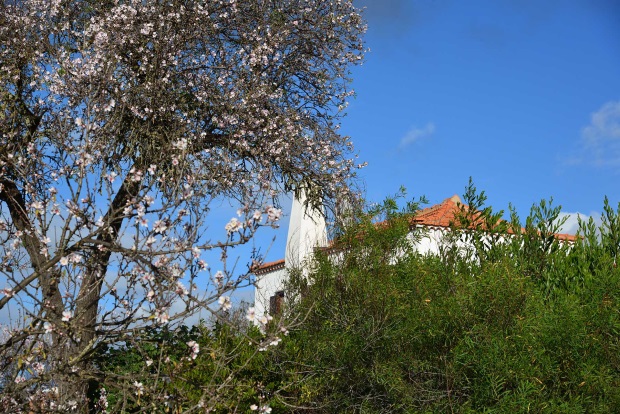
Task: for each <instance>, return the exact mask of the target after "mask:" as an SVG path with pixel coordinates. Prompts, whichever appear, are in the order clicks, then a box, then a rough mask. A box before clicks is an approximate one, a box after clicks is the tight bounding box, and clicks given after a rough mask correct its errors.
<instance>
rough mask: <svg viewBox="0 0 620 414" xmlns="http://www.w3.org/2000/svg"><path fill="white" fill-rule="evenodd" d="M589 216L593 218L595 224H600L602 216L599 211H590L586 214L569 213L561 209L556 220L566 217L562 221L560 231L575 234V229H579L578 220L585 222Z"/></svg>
mask: <svg viewBox="0 0 620 414" xmlns="http://www.w3.org/2000/svg"><path fill="white" fill-rule="evenodd" d="M590 218H592V219H594V224H595V225H596V226H600V225H601V222H602V218H601V214H600V213H597V212H592V213H590V214H589V215H588V214H583V213H569V212H566V211H563V212H561V213H560V215H559V216H558V221H561V220H564V219H566V221H564V224H562V228H561V229H560V232H561V233H567V234H577V231H579V221H580V220H581V221H582V222H584V223H587V222H588V221H589V220H590Z"/></svg>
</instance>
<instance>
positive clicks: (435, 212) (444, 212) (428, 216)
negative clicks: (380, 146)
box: [256, 194, 577, 274]
mask: <svg viewBox="0 0 620 414" xmlns="http://www.w3.org/2000/svg"><path fill="white" fill-rule="evenodd" d="M460 204H462V201H461V198H460V197H459V196H458V195H456V194H455V195H453V196H452V197H449V198H446V199H445V200H444V201H442V202H441V203H439V204H435V205H434V206H431V207H428V208H425V209H422V210H420V211H419V212H417V213H416V214H415V215H414V216H413V218H412V220H411V224H412V225H419V226H428V227H450V224H451V223H452V222H454V221H455V217H456V215H457V213H458V212H459V205H460ZM463 206H464V207H465V208H466V209H467V208H468V206H467V205H463ZM521 231H523V232H524V231H525V229H523V228H522V229H521ZM508 232H509V233H512V231H511V230H509V231H508ZM555 237H556V238H557V239H558V240H562V241H570V242H574V241H576V240H577V236H575V235H572V234H556V235H555ZM284 265H285V263H284V259H281V260H277V261H275V262H269V263H264V264H263V265H261V266H260V267H259V268H258V270H257V271H256V273H257V274H263V273H268V272H271V271H274V270H278V269H281V268H283V267H284Z"/></svg>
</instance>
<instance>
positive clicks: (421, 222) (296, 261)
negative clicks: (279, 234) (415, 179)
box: [254, 195, 576, 317]
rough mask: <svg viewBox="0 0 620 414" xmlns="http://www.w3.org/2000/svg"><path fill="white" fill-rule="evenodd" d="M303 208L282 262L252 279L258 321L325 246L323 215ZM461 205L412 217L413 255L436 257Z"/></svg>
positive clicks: (296, 212)
mask: <svg viewBox="0 0 620 414" xmlns="http://www.w3.org/2000/svg"><path fill="white" fill-rule="evenodd" d="M303 204H304V200H303V199H301V200H297V199H295V200H293V208H292V211H291V216H290V223H289V229H288V237H287V240H286V252H285V255H284V259H281V260H277V261H274V262H269V263H264V264H263V265H262V266H260V267H259V268H258V269H257V270H256V271H255V272H254V273H255V276H256V284H255V291H254V307H255V309H256V315H257V316H259V317H260V316H262V315H264V314H265V313H270V314H276V313H279V311H280V309H281V307H282V304H283V302H284V296H285V291H284V284H285V282H286V279H287V277H288V272H289V269H292V268H296V267H298V266H299V265H300V264H301V263H302V262H303V261H304V260H305V259H306V258H307V257H309V256H310V255H311V254H312V252H313V251H314V249H315V248H320V247H326V246H328V240H327V232H326V224H325V217H324V215H323V212H321V211H312V210H310V209H308V210H306V209H305V208H304V205H303ZM461 204H462V202H461V199H460V197H459V196H458V195H453V196H452V197H449V198H446V199H445V200H444V201H442V202H441V203H439V204H436V205H434V206H431V207H428V208H425V209H423V210H420V211H418V212H417V213H416V214H415V215H414V216H413V217H412V220H411V225H412V226H416V227H424V228H425V230H426V231H425V232H424V237H423V238H422V239H420V240H417V241H416V240H414V238H413V235H412V237H411V241H412V243H413V246H414V249H415V250H416V251H417V252H419V253H421V254H439V253H440V248H441V246H442V244H443V243H445V242H446V237H445V236H446V232H447V231H450V225H451V223H452V222H453V221H455V216H456V214H457V213H458V212H459V208H460V207H459V205H461ZM555 236H556V237H557V238H558V239H559V240H562V241H567V242H572V241H574V240H575V239H576V237H575V236H573V235H569V234H556V235H555ZM457 243H461V244H462V246H460V245H459V246H457V247H462V248H467V246H466V243H465V242H462V241H459V242H457Z"/></svg>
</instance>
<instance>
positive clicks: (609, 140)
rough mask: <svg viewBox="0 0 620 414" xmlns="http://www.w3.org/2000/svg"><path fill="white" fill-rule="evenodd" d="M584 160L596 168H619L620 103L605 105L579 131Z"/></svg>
mask: <svg viewBox="0 0 620 414" xmlns="http://www.w3.org/2000/svg"><path fill="white" fill-rule="evenodd" d="M581 138H582V143H583V146H584V151H585V153H584V154H583V155H584V159H583V161H584V162H585V163H587V164H594V165H596V166H620V101H615V102H614V101H610V102H607V103H605V104H604V105H603V106H602V107H601V108H600V109H599V110H598V111H596V112H594V113H593V114H592V116H591V119H590V125H588V126H586V127H584V128H583V129H582V131H581Z"/></svg>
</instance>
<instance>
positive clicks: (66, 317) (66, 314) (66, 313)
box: [62, 311, 73, 322]
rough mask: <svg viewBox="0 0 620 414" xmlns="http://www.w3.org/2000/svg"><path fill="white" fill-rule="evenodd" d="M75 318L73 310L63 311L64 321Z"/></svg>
mask: <svg viewBox="0 0 620 414" xmlns="http://www.w3.org/2000/svg"><path fill="white" fill-rule="evenodd" d="M71 318H73V312H71V311H63V312H62V321H63V322H69V321H70V320H71Z"/></svg>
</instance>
